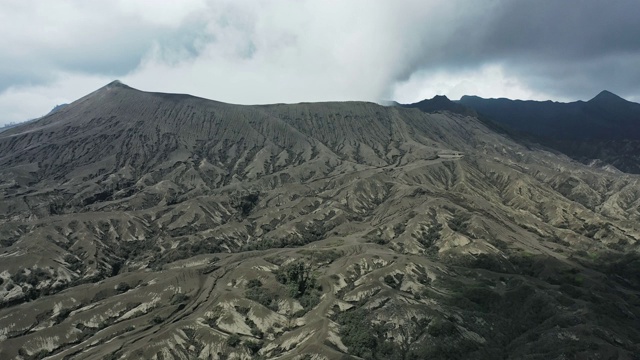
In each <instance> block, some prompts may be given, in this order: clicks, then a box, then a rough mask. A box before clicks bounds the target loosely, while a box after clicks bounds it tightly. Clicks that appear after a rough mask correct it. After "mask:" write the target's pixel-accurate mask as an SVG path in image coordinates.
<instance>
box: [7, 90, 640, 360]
mask: <svg viewBox="0 0 640 360" xmlns="http://www.w3.org/2000/svg"><path fill="white" fill-rule="evenodd" d="M639 220H640V176H637V175H629V174H623V173H620V172H617V171H615V170H611V171H606V170H600V169H595V168H591V167H587V166H584V165H582V164H580V163H577V162H574V161H572V160H570V159H569V158H567V157H565V156H562V155H560V154H557V153H551V152H547V151H542V150H540V149H536V148H531V147H527V146H523V145H521V144H519V143H517V142H515V141H514V140H512V139H510V138H508V137H506V136H505V135H502V134H498V133H496V132H494V131H492V130H491V129H489V128H487V127H485V125H483V124H482V123H481V122H480V121H478V120H477V118H475V117H473V114H468V115H461V114H456V113H452V112H437V113H425V112H422V111H420V110H419V109H409V108H400V107H383V106H379V105H376V104H373V103H364V102H344V103H303V104H295V105H283V104H278V105H265V106H239V105H231V104H225V103H220V102H215V101H211V100H206V99H201V98H195V97H191V96H188V95H175V94H159V93H146V92H141V91H138V90H135V89H132V88H130V87H128V86H126V85H124V84H121V83H119V82H114V83H111V84H109V85H107V86H105V87H104V88H101V89H99V90H97V91H96V92H94V93H92V94H89V95H87V96H85V97H84V98H81V99H79V100H78V101H76V102H74V103H72V104H69V105H67V106H65V107H63V108H61V109H60V110H59V111H56V112H55V113H53V114H50V115H48V116H46V117H44V118H42V119H40V120H38V121H35V122H31V123H28V124H24V125H21V126H18V127H15V128H11V129H8V130H6V131H3V132H1V133H0V306H1V308H0V358H1V359H36V358H50V359H65V358H69V359H70V358H73V359H139V358H149V359H192V358H202V359H253V358H259V357H262V358H269V359H271V358H279V359H305V358H312V359H335V358H343V357H344V358H349V357H363V358H372V359H415V358H434V359H452V358H459V359H499V358H518V359H570V358H593V359H605V358H619V359H635V358H637V354H639V353H640V346H639V345H638V344H640V318H639V317H640V300H639V299H640V298H639V297H638V295H639V294H640V277H639V275H638V274H640V258H638V256H637V250H638V241H639V240H640V225H639Z"/></svg>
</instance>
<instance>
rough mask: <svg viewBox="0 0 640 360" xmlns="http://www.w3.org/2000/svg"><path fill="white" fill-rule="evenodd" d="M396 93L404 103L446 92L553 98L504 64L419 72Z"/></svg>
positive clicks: (454, 97)
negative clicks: (506, 67) (507, 68)
mask: <svg viewBox="0 0 640 360" xmlns="http://www.w3.org/2000/svg"><path fill="white" fill-rule="evenodd" d="M392 94H393V95H392V98H393V99H394V100H396V101H398V102H401V103H414V102H418V101H420V100H423V99H428V98H431V97H433V96H434V95H446V96H447V97H448V98H450V99H451V100H458V99H460V97H462V96H463V95H477V96H480V97H488V98H490V97H505V96H507V95H508V96H509V98H511V99H526V100H548V99H549V95H548V94H545V93H542V92H539V91H536V90H534V89H531V88H529V87H528V86H527V85H526V84H525V83H523V82H522V81H520V80H519V79H518V78H517V77H516V76H513V75H510V74H508V73H507V72H506V70H505V69H504V67H503V66H502V65H500V64H490V65H485V66H482V67H480V68H479V69H470V70H465V71H448V70H439V71H434V72H425V71H423V72H416V73H414V74H413V75H412V76H411V77H410V78H409V79H408V80H407V81H404V82H400V83H397V84H395V85H394V87H393V93H392ZM556 99H557V98H556ZM557 100H560V101H562V100H566V99H557Z"/></svg>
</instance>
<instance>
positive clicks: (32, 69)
mask: <svg viewBox="0 0 640 360" xmlns="http://www.w3.org/2000/svg"><path fill="white" fill-rule="evenodd" d="M504 5H509V6H506V7H505V6H504ZM527 6H529V7H533V8H535V10H536V11H537V14H538V17H537V18H538V19H545V18H546V17H547V15H549V14H547V12H546V10H545V8H544V7H542V6H538V5H535V4H529V5H527ZM564 7H565V6H564V5H557V6H556V7H555V8H554V9H555V10H554V11H556V12H557V13H558V14H556V15H555V16H556V17H557V16H560V17H561V16H562V12H563V11H564V10H563V9H564ZM567 8H569V10H571V11H572V8H571V7H570V6H567ZM504 9H507V10H504ZM518 9H520V10H518ZM607 9H608V8H607ZM503 10H504V11H503ZM514 11H515V12H516V13H517V12H518V11H520V12H523V11H524V10H522V9H521V8H520V7H518V6H514V5H510V3H508V2H505V1H504V0H491V1H486V2H484V1H483V2H482V3H481V4H480V3H479V2H477V1H472V0H457V1H438V0H431V1H422V0H399V1H394V2H385V1H368V0H353V1H338V0H326V1H320V0H298V1H285V0H269V1H267V0H263V1H245V0H185V1H180V2H177V1H169V0H166V1H159V0H158V1H156V0H153V1H152V0H116V1H104V2H87V1H82V0H59V1H55V2H43V1H36V0H22V1H19V2H15V1H14V2H2V3H0V33H2V34H3V36H2V37H0V48H2V49H3V51H2V52H1V53H0V124H1V123H2V122H8V121H20V120H24V119H27V118H33V117H36V116H40V115H42V114H43V113H46V112H47V111H48V110H49V109H50V108H52V107H53V106H54V105H56V104H57V103H59V102H61V99H63V98H64V101H69V100H71V99H73V98H77V97H80V96H82V95H84V94H85V93H86V92H88V91H90V90H94V89H96V88H98V87H100V86H102V85H104V84H106V83H107V82H109V81H110V80H113V79H116V78H118V79H120V80H122V81H124V82H125V83H127V84H129V85H131V86H133V87H136V88H140V89H143V90H149V91H164V92H181V93H189V94H193V95H196V96H201V97H206V98H211V99H215V100H220V101H226V102H233V103H242V104H253V103H271V102H300V101H328V100H370V101H376V100H380V99H396V100H399V101H402V102H410V101H417V100H421V99H423V98H430V97H432V96H434V95H436V94H446V95H448V96H449V97H451V98H454V99H455V98H458V97H460V96H461V95H463V94H476V95H480V96H484V97H512V98H527V99H547V98H553V99H555V100H566V99H565V98H563V96H566V94H568V93H572V92H578V91H581V94H582V95H584V94H585V93H594V94H596V93H597V92H598V91H599V90H601V89H602V88H608V89H611V90H613V91H617V89H620V92H621V93H620V94H621V95H623V96H624V95H627V96H634V91H635V90H633V89H636V87H635V86H634V84H636V83H637V81H636V80H635V79H637V77H638V76H640V72H638V71H637V70H633V69H635V68H637V66H635V65H634V62H633V61H631V60H635V59H636V57H634V56H628V58H629V59H631V60H628V61H625V62H622V63H620V64H621V65H620V66H615V67H614V69H613V70H612V72H613V74H609V73H607V72H606V71H604V70H603V69H605V70H607V69H609V68H611V67H610V66H603V65H602V64H605V65H606V64H610V63H611V62H605V63H602V62H601V61H600V60H601V57H598V56H595V57H592V58H589V59H588V60H587V61H585V63H584V64H587V65H584V64H578V65H577V66H579V67H580V69H582V70H585V69H586V70H587V71H580V69H573V66H574V65H575V64H577V63H576V62H575V61H574V60H571V61H569V62H567V61H566V59H565V58H562V59H560V60H558V63H553V62H551V61H550V60H549V56H551V55H550V54H555V53H556V52H557V51H558V46H561V45H562V44H560V45H558V44H557V43H560V41H556V42H553V44H552V46H547V43H548V42H547V40H548V37H549V34H552V33H554V32H559V31H562V30H563V29H564V27H563V26H565V25H562V24H560V25H557V26H556V25H554V26H551V27H550V30H548V31H547V32H544V34H543V35H544V36H546V37H544V36H543V35H539V32H537V31H530V33H528V34H524V35H526V36H525V37H524V39H528V42H524V41H520V39H521V38H520V36H519V34H516V33H510V32H509V31H508V30H509V27H510V26H512V25H513V24H515V25H513V26H516V25H517V26H519V24H518V23H517V21H516V20H514V19H518V17H514V16H511V14H512V12H514ZM518 14H519V13H518ZM520 15H522V14H520ZM524 15H526V14H524ZM494 23H497V24H498V25H495V24H494ZM492 24H493V25H495V26H492ZM577 24H578V25H580V24H581V22H578V23H577ZM576 26H577V25H576ZM564 30H567V29H564ZM568 30H572V31H567V32H566V33H568V34H571V36H578V35H575V34H580V31H578V30H579V29H577V30H576V29H568ZM608 33H609V32H608ZM608 33H607V34H608ZM545 34H546V35H545ZM540 36H543V37H542V38H540ZM627 38H628V39H627V40H625V41H627V43H632V42H633V41H635V40H634V39H635V38H633V37H627ZM636 38H637V37H636ZM561 40H562V41H565V40H567V39H565V38H562V39H561ZM572 40H575V39H573V38H572V37H569V38H568V41H572ZM602 42H603V43H604V41H602ZM576 43H579V44H583V45H584V43H585V42H584V41H583V42H579V41H576ZM513 44H516V45H518V46H515V47H514V46H512V45H513ZM527 44H533V45H531V46H534V48H528V47H527ZM569 45H570V44H569ZM583 45H581V46H583ZM535 46H538V47H541V50H542V51H536V48H535ZM511 49H515V50H513V51H512V50H511ZM570 50H571V49H569V50H568V51H567V53H573V52H571V51H570ZM582 50H584V49H582ZM538 53H540V54H543V55H544V56H542V55H540V56H538V57H537V58H535V59H531V58H530V57H531V56H537V55H536V54H538ZM579 53H581V54H582V53H585V54H591V53H590V52H584V51H583V52H579ZM593 53H594V54H598V52H597V51H596V52H593ZM545 54H546V55H545ZM612 54H613V55H611V56H613V57H614V58H615V59H619V56H618V55H617V53H615V54H614V53H612ZM565 55H566V54H565ZM545 56H546V57H545ZM585 56H586V55H585ZM592 63H593V64H596V65H597V64H600V65H598V66H595V65H588V64H592ZM613 63H614V64H617V63H616V62H613ZM532 66H533V69H532ZM567 69H570V71H567ZM589 69H591V70H589ZM545 74H546V75H545ZM571 74H573V75H571ZM593 74H595V75H593ZM629 74H630V75H629ZM572 76H573V77H572ZM98 79H100V80H101V81H102V79H104V81H102V82H101V83H96V81H97V80H98ZM594 79H595V80H594ZM602 79H605V80H608V79H615V80H614V81H615V82H617V83H619V84H622V85H621V86H620V87H617V88H616V87H615V86H605V85H602V87H601V85H600V84H601V82H602ZM94 83H96V84H95V86H94V87H92V88H90V89H87V88H86V86H87V84H94ZM65 84H66V85H65ZM576 89H577V90H576ZM629 89H632V90H629ZM81 91H82V92H81ZM623 91H626V94H625V93H624V92H623ZM548 95H551V96H548ZM574 96H575V94H574ZM635 96H636V99H637V94H636V95H635ZM569 100H574V99H569Z"/></svg>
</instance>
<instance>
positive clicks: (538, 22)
mask: <svg viewBox="0 0 640 360" xmlns="http://www.w3.org/2000/svg"><path fill="white" fill-rule="evenodd" d="M467 5H469V6H472V7H473V10H471V11H470V15H469V17H467V18H466V21H465V22H462V23H458V24H456V23H452V24H451V27H452V30H451V32H450V33H449V36H448V37H447V38H446V39H445V41H439V42H438V41H431V42H430V41H425V43H424V45H425V46H424V48H423V49H422V50H423V52H422V54H421V60H422V61H417V62H416V63H414V64H412V65H413V66H410V67H409V68H407V69H405V71H404V72H403V73H402V74H404V75H405V78H406V76H408V75H410V74H413V73H414V72H415V71H418V70H427V71H429V70H430V69H446V70H450V71H454V72H455V71H456V70H457V69H461V68H474V67H477V66H481V65H483V64H490V63H499V64H501V65H502V66H504V68H505V69H506V71H507V72H509V73H512V74H516V75H517V77H518V78H519V79H520V80H521V81H523V82H524V83H526V84H527V85H529V86H531V87H533V88H535V89H536V90H539V91H542V92H544V93H548V94H551V95H555V96H561V97H565V98H576V97H585V96H592V95H595V94H596V93H597V92H598V91H599V90H602V89H603V88H608V89H610V90H612V91H618V92H620V93H621V95H627V96H634V95H635V96H637V95H639V94H638V92H639V91H640V90H639V89H638V85H637V84H640V71H639V70H638V68H639V67H638V64H640V21H638V15H637V14H640V1H596V0H584V1H552V0H541V1H494V2H482V3H481V2H473V3H467ZM423 37H424V39H428V35H427V34H426V33H425V35H424V36H423ZM405 78H403V77H399V78H398V80H399V81H402V80H404V79H405Z"/></svg>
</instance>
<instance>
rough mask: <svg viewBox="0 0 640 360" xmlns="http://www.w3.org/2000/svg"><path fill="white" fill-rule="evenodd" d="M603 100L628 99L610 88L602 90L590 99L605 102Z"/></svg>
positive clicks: (591, 101)
mask: <svg viewBox="0 0 640 360" xmlns="http://www.w3.org/2000/svg"><path fill="white" fill-rule="evenodd" d="M603 101H606V102H611V101H626V100H625V99H623V98H621V97H620V96H618V95H616V94H614V93H612V92H611V91H608V90H602V91H601V92H600V93H599V94H598V95H596V96H595V97H594V98H593V99H591V100H589V102H590V103H593V102H603Z"/></svg>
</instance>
